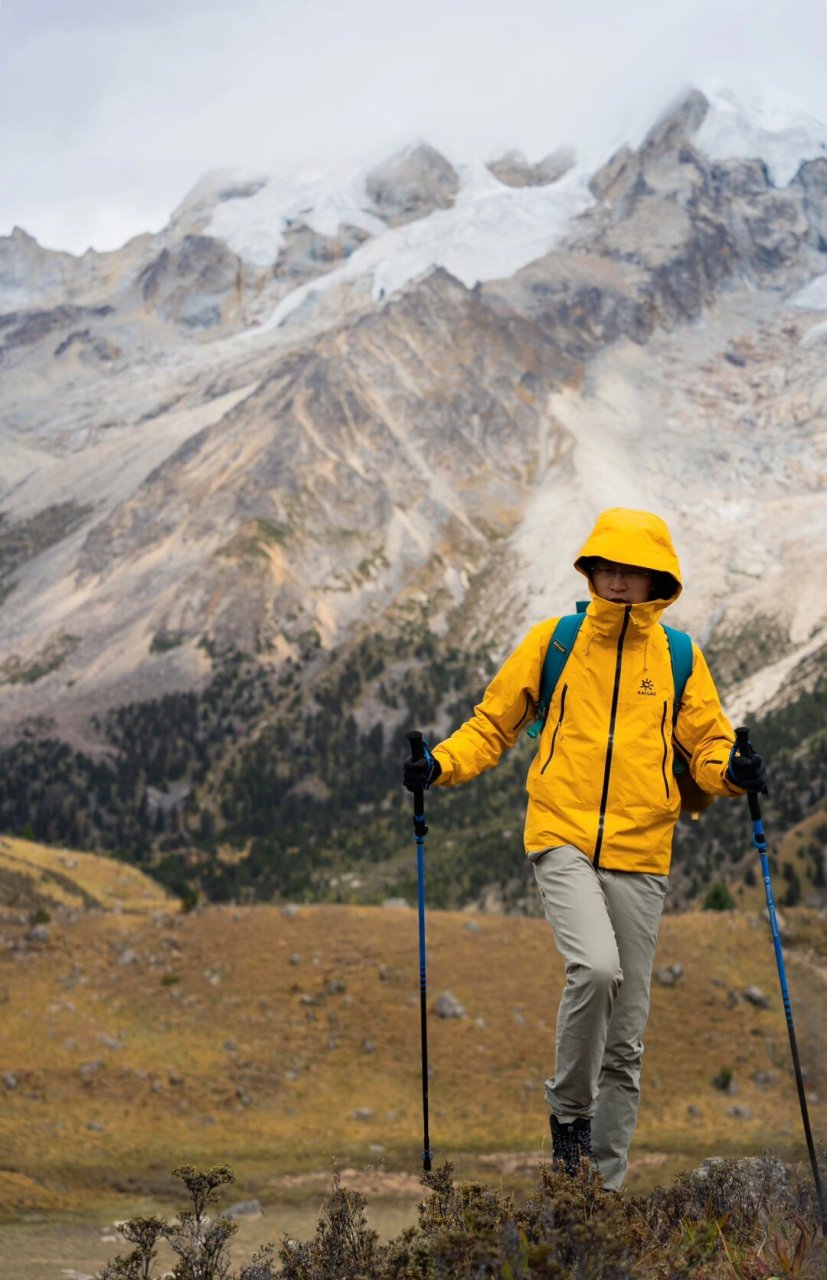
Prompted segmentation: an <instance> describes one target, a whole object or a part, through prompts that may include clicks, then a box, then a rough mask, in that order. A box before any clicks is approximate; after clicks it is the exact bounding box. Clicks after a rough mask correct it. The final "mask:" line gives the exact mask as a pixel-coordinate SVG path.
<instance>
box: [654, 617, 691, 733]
mask: <svg viewBox="0 0 827 1280" xmlns="http://www.w3.org/2000/svg"><path fill="white" fill-rule="evenodd" d="M660 625H661V626H662V627H663V629H664V631H665V632H666V642H667V644H668V645H669V661H670V662H671V663H672V684H673V685H674V687H675V699H674V702H673V703H672V719H673V722H674V721H675V720H677V718H678V709H679V707H680V705H681V699H682V698H683V691H684V689H685V688H686V682H687V680H688V679H689V677H690V676H691V674H692V666H693V664H694V662H695V654H694V651H693V649H692V637H691V636H688V635H687V634H686V632H685V631H676V630H675V628H674V627H667V626H665V625H664V624H663V623H661V624H660Z"/></svg>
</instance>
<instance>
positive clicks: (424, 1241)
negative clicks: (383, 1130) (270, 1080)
mask: <svg viewBox="0 0 827 1280" xmlns="http://www.w3.org/2000/svg"><path fill="white" fill-rule="evenodd" d="M173 1172H174V1174H175V1176H177V1177H179V1178H180V1179H181V1180H182V1181H183V1183H184V1185H185V1186H186V1188H187V1191H188V1192H189V1197H190V1205H189V1206H188V1207H187V1208H186V1209H184V1210H182V1211H181V1212H180V1213H179V1214H178V1217H177V1218H176V1219H175V1220H174V1221H172V1222H167V1221H166V1220H165V1219H163V1218H160V1217H154V1216H153V1217H136V1218H131V1219H129V1220H128V1221H127V1222H125V1223H123V1224H122V1225H121V1227H120V1228H119V1230H120V1231H121V1234H122V1235H123V1236H124V1239H125V1240H126V1241H128V1243H130V1244H131V1245H132V1246H133V1248H132V1250H131V1252H130V1253H128V1254H126V1255H123V1256H118V1257H116V1258H115V1259H114V1260H113V1261H111V1262H109V1263H107V1265H106V1266H105V1267H104V1268H103V1270H102V1271H101V1272H100V1273H99V1277H98V1280H156V1278H157V1277H158V1275H159V1272H158V1270H157V1248H158V1244H159V1242H160V1241H162V1240H165V1241H166V1242H167V1243H168V1244H169V1246H170V1247H171V1248H172V1250H173V1252H174V1254H175V1256H176V1259H177V1261H176V1262H175V1264H174V1266H173V1269H172V1271H171V1272H167V1273H166V1274H167V1275H171V1276H172V1277H173V1280H477V1278H478V1277H479V1278H480V1280H483V1278H485V1280H488V1278H489V1277H491V1278H499V1280H523V1278H524V1277H542V1278H543V1280H775V1278H778V1280H780V1277H800V1278H801V1280H825V1277H827V1241H825V1240H824V1238H823V1237H822V1235H821V1234H820V1232H819V1231H818V1229H817V1226H816V1224H817V1221H818V1218H817V1213H816V1204H815V1196H814V1193H813V1190H812V1187H811V1186H810V1184H809V1183H807V1182H806V1181H803V1180H796V1179H794V1178H793V1179H791V1178H790V1177H789V1176H788V1175H787V1173H786V1171H785V1169H784V1167H783V1165H781V1164H780V1162H778V1161H777V1160H775V1159H773V1158H772V1157H769V1156H762V1157H760V1158H757V1159H750V1160H710V1161H706V1162H705V1163H704V1164H703V1165H702V1166H701V1167H700V1169H698V1170H696V1171H695V1172H694V1173H691V1174H682V1175H681V1176H680V1177H678V1178H677V1179H676V1180H675V1182H674V1183H673V1184H672V1185H671V1186H670V1187H668V1188H658V1189H657V1190H655V1191H654V1192H652V1193H651V1194H650V1195H648V1196H645V1197H639V1196H631V1195H625V1194H613V1193H610V1192H604V1191H603V1190H602V1188H601V1186H600V1180H599V1178H598V1176H597V1174H596V1172H595V1171H594V1170H592V1169H590V1168H588V1167H587V1166H586V1165H584V1166H583V1168H582V1172H581V1174H580V1175H579V1176H578V1177H577V1178H569V1177H566V1176H565V1175H564V1174H561V1173H559V1172H558V1171H557V1170H556V1169H554V1168H553V1167H552V1166H550V1165H545V1164H543V1165H540V1168H539V1185H538V1187H537V1189H536V1192H535V1194H534V1195H533V1196H532V1197H531V1198H530V1199H528V1200H527V1201H525V1202H524V1203H522V1204H519V1205H518V1204H516V1203H515V1201H514V1199H513V1198H512V1197H511V1196H510V1195H506V1194H504V1193H503V1192H501V1191H499V1190H497V1189H495V1188H492V1187H487V1186H483V1185H481V1184H476V1183H458V1182H455V1181H454V1178H453V1168H452V1166H451V1165H450V1164H444V1165H442V1166H441V1167H440V1168H439V1169H437V1170H435V1171H434V1172H433V1173H429V1174H425V1175H423V1178H422V1182H423V1186H424V1187H425V1188H426V1190H427V1192H428V1193H429V1194H427V1195H426V1196H425V1198H424V1199H423V1201H422V1203H421V1204H420V1206H419V1220H418V1222H417V1224H416V1225H415V1226H413V1227H409V1228H408V1229H407V1230H406V1231H403V1233H402V1234H401V1235H400V1236H399V1237H397V1239H395V1240H392V1241H390V1242H389V1243H387V1244H382V1243H380V1241H379V1237H378V1235H377V1233H376V1232H375V1231H373V1230H372V1229H371V1227H370V1226H369V1225H368V1222H367V1218H366V1215H365V1208H366V1203H367V1202H366V1200H365V1197H364V1196H362V1195H360V1194H359V1193H354V1192H350V1191H348V1190H347V1188H346V1187H344V1186H342V1184H341V1180H340V1178H339V1176H338V1175H334V1177H333V1189H332V1191H331V1194H330V1195H329V1196H328V1197H327V1199H326V1201H325V1204H324V1206H323V1209H322V1211H321V1213H320V1216H319V1223H318V1227H317V1229H316V1234H315V1236H314V1237H313V1239H312V1240H309V1241H305V1242H297V1241H293V1240H289V1239H287V1238H285V1239H284V1240H283V1241H282V1242H281V1245H280V1246H279V1247H278V1249H277V1247H276V1246H275V1245H273V1244H270V1245H265V1246H264V1248H262V1249H260V1250H259V1251H258V1253H257V1254H255V1255H254V1257H253V1258H252V1259H251V1260H250V1261H249V1262H247V1263H245V1264H243V1265H242V1266H241V1267H240V1269H238V1270H237V1271H233V1270H232V1267H231V1262H230V1255H229V1244H230V1241H231V1239H232V1237H233V1235H234V1233H235V1230H236V1226H235V1224H234V1223H233V1222H232V1221H231V1219H230V1218H228V1217H226V1216H224V1215H218V1216H217V1217H214V1218H211V1217H210V1216H209V1215H208V1213H207V1208H208V1206H210V1205H211V1204H213V1203H214V1202H215V1200H216V1198H217V1194H218V1188H219V1187H220V1186H222V1185H223V1184H225V1183H228V1182H232V1181H233V1180H234V1175H233V1173H232V1170H230V1169H229V1168H228V1167H227V1166H226V1165H217V1166H215V1167H214V1168H212V1169H210V1170H208V1171H207V1172H200V1171H198V1170H197V1169H194V1168H192V1167H191V1166H188V1165H187V1166H182V1167H181V1168H179V1169H176V1170H174V1171H173Z"/></svg>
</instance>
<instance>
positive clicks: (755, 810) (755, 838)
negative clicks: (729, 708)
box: [735, 727, 827, 1236]
mask: <svg viewBox="0 0 827 1280" xmlns="http://www.w3.org/2000/svg"><path fill="white" fill-rule="evenodd" d="M735 748H736V751H737V753H738V754H739V755H742V756H746V757H748V756H750V755H752V747H751V746H750V742H749V729H747V728H745V727H744V728H740V729H736V730H735ZM747 800H748V802H749V812H750V817H751V818H752V843H753V844H754V845H755V847H756V849H757V850H758V853H759V855H760V858H761V875H762V877H763V880H764V889H765V891H766V895H767V913H768V915H769V919H770V929H771V930H772V942H773V946H774V947H775V962H776V965H777V966H778V977H779V980H780V982H781V998H782V1000H783V1001H784V1013H785V1015H786V1018H787V1031H788V1032H789V1036H790V1049H791V1050H792V1055H793V1069H794V1071H795V1083H796V1088H797V1089H798V1101H799V1104H800V1106H801V1119H802V1121H803V1123H804V1137H805V1138H806V1140H807V1151H808V1152H809V1156H810V1164H811V1166H812V1170H813V1181H814V1182H815V1188H816V1199H817V1202H818V1212H819V1216H820V1218H821V1230H822V1232H823V1233H824V1235H825V1236H827V1204H825V1200H824V1191H823V1189H822V1186H821V1178H820V1176H819V1172H818V1159H817V1157H816V1150H815V1143H814V1142H813V1131H812V1129H811V1128H810V1113H809V1110H808V1108H807V1094H806V1093H805V1090H804V1077H803V1075H802V1074H801V1059H800V1058H799V1055H798V1042H797V1040H796V1035H795V1025H794V1024H793V1011H792V1006H791V1004H790V990H789V987H788V986H787V971H786V969H785V967H784V952H783V951H782V949H781V935H780V933H779V930H778V916H777V915H776V911H775V895H774V893H773V891H772V881H771V879H770V865H769V860H768V858H767V838H766V836H765V834H764V823H763V820H762V818H761V804H760V802H759V800H758V795H757V793H756V792H755V791H748V792H747Z"/></svg>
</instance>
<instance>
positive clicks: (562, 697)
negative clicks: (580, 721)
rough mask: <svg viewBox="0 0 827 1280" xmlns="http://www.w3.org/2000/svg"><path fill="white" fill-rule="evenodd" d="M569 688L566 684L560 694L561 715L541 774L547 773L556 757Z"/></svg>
mask: <svg viewBox="0 0 827 1280" xmlns="http://www.w3.org/2000/svg"><path fill="white" fill-rule="evenodd" d="M568 687H569V686H568V685H567V684H564V685H563V692H562V693H561V694H560V715H559V716H558V718H557V723H556V725H555V726H554V733H553V734H552V735H551V750H550V751H549V753H548V760H546V762H545V764H544V765H543V767H542V769H541V770H540V773H545V771H546V769H547V768H548V767H549V765H550V764H551V757H552V756H553V755H554V746H555V743H556V742H557V734H558V733H559V731H560V725H561V724H562V723H563V716H564V715H565V714H566V692H567V691H568Z"/></svg>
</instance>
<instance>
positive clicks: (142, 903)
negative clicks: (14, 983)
mask: <svg viewBox="0 0 827 1280" xmlns="http://www.w3.org/2000/svg"><path fill="white" fill-rule="evenodd" d="M4 905H5V906H7V907H24V908H28V907H30V906H32V905H34V906H35V909H36V908H37V907H40V908H44V909H48V907H50V906H51V907H97V908H101V909H103V910H108V911H126V912H128V913H135V912H137V913H139V914H140V913H146V912H152V911H162V910H165V911H171V910H173V909H175V907H176V906H177V903H176V900H175V899H173V898H171V897H170V896H169V895H168V894H167V893H166V891H165V890H164V889H163V888H162V887H161V885H159V884H158V883H157V882H156V881H154V880H150V879H149V877H148V876H145V875H143V874H142V872H140V871H138V870H137V868H135V867H133V866H130V865H129V864H128V863H123V862H116V861H115V860H114V859H112V858H101V857H98V856H97V855H96V854H92V853H78V852H76V851H75V850H73V849H54V848H51V847H50V846H49V845H42V844H35V843H33V842H32V841H30V840H19V839H16V838H15V837H13V836H2V837H0V909H2V907H3V906H4Z"/></svg>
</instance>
